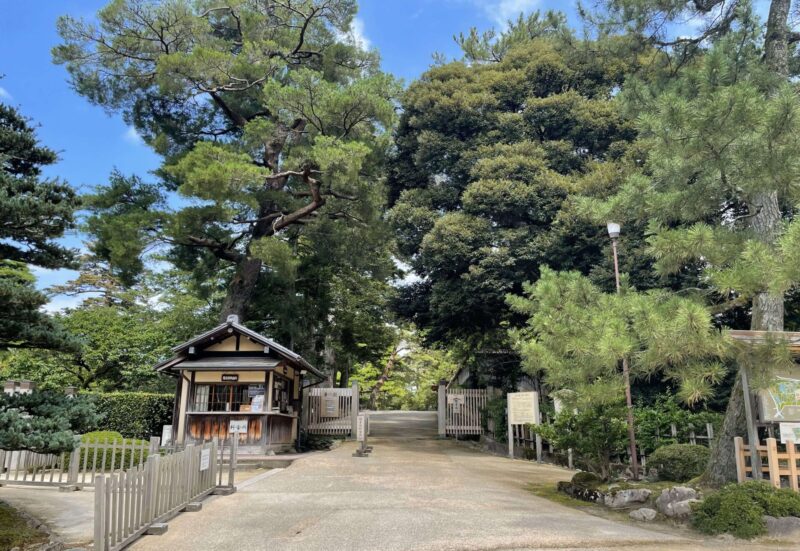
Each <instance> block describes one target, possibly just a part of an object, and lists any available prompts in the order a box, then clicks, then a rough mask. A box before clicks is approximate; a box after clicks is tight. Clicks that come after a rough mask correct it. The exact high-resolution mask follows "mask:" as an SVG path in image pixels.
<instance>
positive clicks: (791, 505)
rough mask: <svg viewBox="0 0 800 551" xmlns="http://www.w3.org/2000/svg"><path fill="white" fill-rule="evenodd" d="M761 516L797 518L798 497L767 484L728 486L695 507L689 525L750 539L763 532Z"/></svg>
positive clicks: (799, 505)
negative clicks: (792, 516) (791, 516)
mask: <svg viewBox="0 0 800 551" xmlns="http://www.w3.org/2000/svg"><path fill="white" fill-rule="evenodd" d="M763 515H770V516H774V517H780V516H790V515H794V516H800V494H796V493H794V492H793V491H792V490H789V489H780V490H778V489H775V488H773V487H772V486H770V485H769V484H768V483H766V482H746V483H744V484H728V485H727V486H725V487H723V488H722V489H721V490H720V491H719V492H717V493H716V494H712V495H710V496H708V497H707V498H706V499H705V500H703V502H702V503H700V504H699V505H697V506H695V507H694V512H693V515H692V523H693V524H694V526H695V528H697V529H698V530H700V531H701V532H705V533H706V534H722V533H725V532H727V533H730V534H733V535H734V536H736V537H739V538H745V539H750V538H753V537H755V536H759V535H761V534H764V533H766V526H765V524H764V520H763V518H762V516H763Z"/></svg>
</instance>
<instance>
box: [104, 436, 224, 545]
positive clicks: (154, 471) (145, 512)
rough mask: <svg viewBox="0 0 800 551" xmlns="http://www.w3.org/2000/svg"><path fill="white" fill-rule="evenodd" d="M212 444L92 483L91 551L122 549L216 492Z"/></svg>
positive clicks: (150, 460) (153, 458)
mask: <svg viewBox="0 0 800 551" xmlns="http://www.w3.org/2000/svg"><path fill="white" fill-rule="evenodd" d="M217 447H218V446H217V442H216V440H214V441H211V442H208V443H206V444H203V445H200V446H194V445H188V446H186V448H185V449H183V450H182V451H178V452H176V453H173V454H172V455H167V456H163V457H162V456H160V455H158V454H154V455H151V456H150V457H148V458H147V461H146V462H145V464H144V465H142V466H137V467H133V468H132V469H129V470H127V471H122V472H119V473H116V474H111V475H109V476H104V475H98V476H97V477H96V478H95V483H94V484H95V494H94V508H95V510H94V514H95V516H94V549H95V551H115V550H117V549H122V548H123V547H125V546H126V545H128V544H129V543H131V542H132V541H133V540H134V539H136V538H138V537H139V536H141V535H142V534H144V533H145V532H147V530H148V529H149V528H150V527H151V526H152V525H153V524H156V523H161V522H164V521H166V520H168V519H170V518H171V517H173V516H175V515H176V514H177V513H179V512H180V511H181V510H183V509H184V508H186V506H187V505H188V504H189V503H190V502H193V501H197V500H199V499H201V498H203V497H204V496H206V495H208V494H209V493H211V492H212V491H213V490H214V488H215V487H216V479H217V472H218V471H219V468H220V465H219V463H218V455H217Z"/></svg>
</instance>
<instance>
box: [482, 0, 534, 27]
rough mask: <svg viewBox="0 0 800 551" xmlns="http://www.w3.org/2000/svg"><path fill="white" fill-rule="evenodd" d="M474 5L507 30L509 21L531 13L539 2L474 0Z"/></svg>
mask: <svg viewBox="0 0 800 551" xmlns="http://www.w3.org/2000/svg"><path fill="white" fill-rule="evenodd" d="M472 3H473V4H475V5H476V6H478V7H480V8H482V9H483V11H484V13H485V14H486V17H488V18H489V19H490V20H491V21H492V22H493V23H494V24H495V25H497V26H498V27H499V28H506V27H507V26H508V21H509V20H516V19H517V17H519V14H520V13H526V14H527V13H530V12H531V11H532V10H533V9H534V8H535V7H536V6H537V5H538V4H539V0H472Z"/></svg>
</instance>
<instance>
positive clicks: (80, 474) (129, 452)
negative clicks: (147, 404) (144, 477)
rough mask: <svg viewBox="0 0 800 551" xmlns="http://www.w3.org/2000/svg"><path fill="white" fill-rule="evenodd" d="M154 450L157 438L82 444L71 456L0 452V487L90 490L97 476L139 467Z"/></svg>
mask: <svg viewBox="0 0 800 551" xmlns="http://www.w3.org/2000/svg"><path fill="white" fill-rule="evenodd" d="M158 450H159V438H157V437H154V438H151V439H150V441H149V442H147V441H143V440H134V439H131V438H126V439H123V440H115V441H111V442H109V441H106V440H96V441H94V440H91V441H86V442H83V441H82V442H81V443H80V445H79V446H78V447H77V448H76V449H75V450H73V451H72V452H71V453H68V452H64V453H61V454H43V453H35V452H32V451H28V450H17V451H2V450H0V484H13V485H24V486H66V485H68V486H75V487H77V488H81V487H84V486H93V485H94V483H95V478H96V477H97V475H99V474H108V473H113V472H117V471H120V470H124V469H132V468H134V467H141V466H142V465H143V464H144V462H145V460H146V459H147V457H148V456H149V455H150V454H153V453H157V452H158Z"/></svg>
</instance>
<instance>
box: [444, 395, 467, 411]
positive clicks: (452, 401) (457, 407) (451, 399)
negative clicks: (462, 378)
mask: <svg viewBox="0 0 800 551" xmlns="http://www.w3.org/2000/svg"><path fill="white" fill-rule="evenodd" d="M464 402H465V399H464V395H463V394H449V393H448V394H447V405H448V406H450V407H451V408H452V411H453V413H461V408H462V406H463V405H464Z"/></svg>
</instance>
